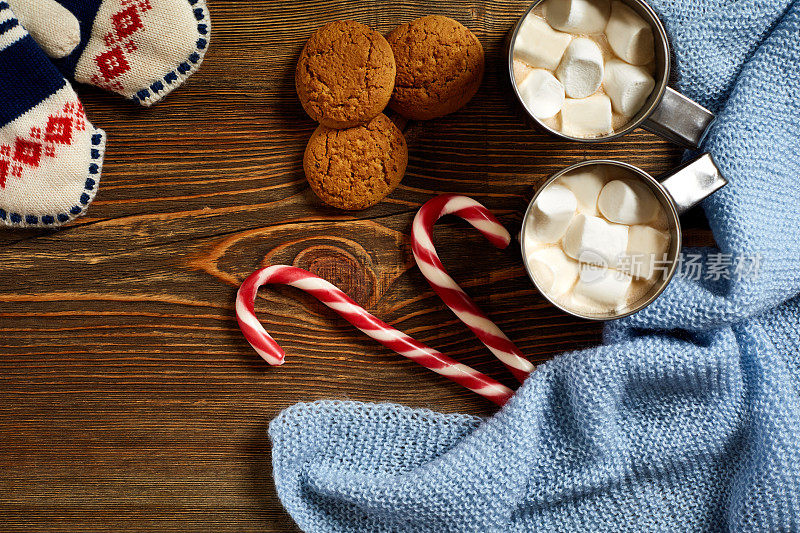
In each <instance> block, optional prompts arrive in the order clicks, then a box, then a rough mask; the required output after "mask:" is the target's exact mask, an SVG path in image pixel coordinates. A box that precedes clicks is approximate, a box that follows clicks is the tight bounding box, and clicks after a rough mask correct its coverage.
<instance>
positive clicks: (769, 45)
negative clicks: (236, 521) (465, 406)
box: [270, 0, 800, 532]
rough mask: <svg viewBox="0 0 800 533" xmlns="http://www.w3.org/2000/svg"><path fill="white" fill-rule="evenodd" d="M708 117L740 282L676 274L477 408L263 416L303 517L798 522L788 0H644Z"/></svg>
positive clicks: (797, 168) (798, 35)
mask: <svg viewBox="0 0 800 533" xmlns="http://www.w3.org/2000/svg"><path fill="white" fill-rule="evenodd" d="M652 4H653V6H654V7H655V8H656V9H657V10H658V11H659V12H660V14H661V16H662V18H663V20H664V21H665V23H666V26H667V29H668V32H669V33H670V35H671V38H672V41H673V46H674V49H675V55H676V59H677V61H676V63H677V74H678V85H679V88H680V89H681V90H682V92H684V93H686V94H687V95H688V96H690V97H692V98H694V99H696V100H698V101H700V102H701V103H703V104H704V105H707V106H708V107H710V108H712V109H713V110H715V111H716V112H717V113H718V120H717V122H716V123H715V125H714V126H713V129H712V131H711V132H710V134H709V137H708V139H707V141H706V146H705V149H706V150H708V151H710V152H711V153H712V154H713V155H714V157H715V159H716V161H717V162H718V164H719V166H720V167H721V169H722V171H723V173H724V174H725V176H726V177H727V178H728V179H729V180H730V185H729V186H728V187H726V188H725V189H723V190H722V191H720V192H719V193H717V194H716V195H714V196H713V197H712V198H710V199H709V200H707V201H706V202H705V203H704V209H705V211H706V214H707V216H708V219H709V221H710V224H711V227H712V230H713V231H714V235H715V237H716V240H717V243H718V245H719V250H716V251H710V250H704V251H703V254H704V257H706V258H707V259H708V260H709V261H710V259H711V256H712V255H715V254H718V253H719V252H722V253H724V254H730V255H732V256H746V257H759V258H760V268H759V271H758V273H757V275H755V276H744V277H742V278H741V279H730V280H726V279H709V280H704V281H695V280H693V279H690V277H685V278H677V279H675V280H674V281H673V283H671V284H670V287H669V288H668V289H667V291H665V293H664V294H663V295H662V296H661V297H660V298H659V299H658V300H657V301H656V302H655V303H654V304H653V305H651V306H650V307H649V308H647V309H645V310H644V311H642V312H640V313H638V314H637V315H634V316H632V317H629V318H627V319H625V320H621V321H617V322H615V323H613V324H611V325H609V326H608V327H607V329H606V334H605V341H604V344H603V345H602V346H599V347H597V348H594V349H590V350H584V351H580V352H573V353H567V354H564V355H562V356H559V357H557V358H556V359H554V360H552V361H550V362H548V363H546V364H544V365H542V366H541V367H539V368H538V369H537V370H536V372H534V373H533V374H532V375H531V377H530V378H529V379H528V380H527V382H526V383H525V384H524V385H523V386H522V387H521V388H520V390H519V391H518V393H517V394H516V395H515V397H514V398H513V399H512V400H511V401H510V402H509V404H508V405H506V406H505V407H504V408H503V409H502V410H501V411H500V412H499V413H498V414H496V415H495V416H493V417H491V418H489V419H486V420H484V419H479V418H474V417H469V416H460V415H441V414H436V413H433V412H430V411H425V410H412V409H408V408H405V407H401V406H397V405H390V404H380V405H372V404H357V403H349V402H317V403H313V404H300V405H296V406H294V407H291V408H289V409H287V410H286V411H284V412H283V413H282V414H281V415H280V416H279V417H278V418H277V419H275V420H274V421H273V422H272V424H271V425H270V435H271V437H272V441H273V467H274V476H275V484H276V487H277V491H278V494H279V496H280V498H281V500H282V502H283V504H284V506H285V507H286V509H287V510H288V511H289V513H290V514H291V515H292V517H293V518H294V519H295V520H296V521H297V523H298V524H299V525H300V527H301V528H302V529H304V530H306V531H319V532H365V531H386V532H389V531H443V532H446V531H481V532H483V531H499V532H505V531H592V532H595V531H596V532H601V531H613V532H620V531H737V532H738V531H800V297H799V296H798V294H799V293H800V66H798V64H799V63H798V61H800V60H799V59H798V58H800V0H795V1H789V0H780V1H778V0H760V1H759V0H739V1H730V0H728V1H725V0H695V1H692V0H653V1H652Z"/></svg>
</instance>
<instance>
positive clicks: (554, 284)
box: [528, 247, 580, 297]
mask: <svg viewBox="0 0 800 533" xmlns="http://www.w3.org/2000/svg"><path fill="white" fill-rule="evenodd" d="M528 265H529V266H530V269H531V272H532V273H533V277H534V278H535V279H536V283H538V284H539V287H540V288H541V289H542V291H543V292H545V293H547V294H548V295H549V296H552V297H558V296H562V295H563V294H565V293H567V292H568V291H569V290H570V289H572V287H573V286H574V285H575V282H576V281H577V280H578V274H579V273H580V264H579V263H578V262H577V261H574V260H572V259H570V258H569V257H567V256H566V254H565V253H564V252H563V251H562V250H561V248H557V247H549V248H542V249H540V250H536V251H535V252H533V253H532V254H530V255H529V256H528Z"/></svg>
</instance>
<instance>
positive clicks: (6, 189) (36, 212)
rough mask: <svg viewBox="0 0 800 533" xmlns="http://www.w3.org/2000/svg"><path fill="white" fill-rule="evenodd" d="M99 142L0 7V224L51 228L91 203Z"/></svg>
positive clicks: (57, 76)
mask: <svg viewBox="0 0 800 533" xmlns="http://www.w3.org/2000/svg"><path fill="white" fill-rule="evenodd" d="M104 149H105V134H104V133H103V131H102V130H99V129H97V128H95V127H93V126H92V125H91V124H90V123H89V121H88V120H87V119H86V115H85V114H84V112H83V106H82V105H81V103H80V102H79V101H78V97H77V95H76V94H75V92H74V91H73V90H72V87H71V86H70V84H69V82H68V81H67V80H66V79H64V76H63V75H62V74H61V73H60V72H59V71H58V69H56V67H55V66H54V65H53V63H52V62H51V61H50V60H49V59H48V57H47V56H46V55H45V54H44V52H43V51H42V49H41V48H40V47H39V45H37V44H36V42H35V41H34V40H33V39H32V38H31V36H30V35H29V34H28V32H27V31H25V29H24V28H23V26H22V25H21V24H20V23H19V21H18V20H17V18H16V17H15V16H14V13H13V12H12V11H11V9H10V7H9V5H8V2H7V1H6V0H0V224H4V225H8V226H16V227H37V226H40V227H53V226H59V225H61V224H64V223H65V222H69V221H70V220H72V219H73V218H75V217H77V216H79V215H81V214H82V213H83V212H84V211H85V209H86V208H87V206H88V205H89V203H90V202H91V201H92V200H93V199H94V195H95V193H96V191H97V186H98V183H99V179H100V169H101V167H102V163H103V151H104Z"/></svg>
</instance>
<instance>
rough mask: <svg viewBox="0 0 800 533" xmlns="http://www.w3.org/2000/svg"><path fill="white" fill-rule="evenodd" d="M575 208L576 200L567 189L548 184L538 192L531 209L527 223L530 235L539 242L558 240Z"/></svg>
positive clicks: (576, 205) (570, 219)
mask: <svg viewBox="0 0 800 533" xmlns="http://www.w3.org/2000/svg"><path fill="white" fill-rule="evenodd" d="M577 208H578V200H577V199H576V198H575V195H574V194H572V192H571V191H570V190H569V189H567V188H566V187H562V186H560V185H550V186H549V187H547V188H546V189H545V190H543V191H542V192H541V193H540V194H539V197H538V198H536V203H535V204H533V209H531V214H530V215H529V216H530V217H531V220H530V222H529V225H528V228H529V231H530V233H531V235H532V236H533V237H534V238H535V239H537V240H538V241H539V242H541V243H551V242H558V241H559V240H560V239H561V237H562V236H563V235H564V232H565V231H567V228H568V227H569V223H570V222H571V221H572V217H573V216H575V210H576V209H577Z"/></svg>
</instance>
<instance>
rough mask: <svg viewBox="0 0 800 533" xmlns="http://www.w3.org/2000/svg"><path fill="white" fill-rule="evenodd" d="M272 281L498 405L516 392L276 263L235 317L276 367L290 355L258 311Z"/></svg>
mask: <svg viewBox="0 0 800 533" xmlns="http://www.w3.org/2000/svg"><path fill="white" fill-rule="evenodd" d="M267 283H278V284H283V285H290V286H292V287H296V288H298V289H302V290H304V291H305V292H307V293H309V294H311V295H312V296H315V297H316V298H317V299H318V300H319V301H320V302H322V303H323V304H325V305H327V306H328V307H330V308H331V309H333V310H334V311H336V313H338V314H339V315H340V316H341V317H342V318H344V319H345V320H347V321H348V322H350V323H351V324H353V325H354V326H355V327H356V328H358V329H359V330H361V331H362V332H364V333H366V334H367V335H368V336H370V337H372V338H373V339H375V340H376V341H378V342H380V343H381V344H383V345H384V346H386V347H387V348H389V349H391V350H394V351H395V352H397V353H398V354H400V355H403V356H405V357H408V358H409V359H411V360H413V361H416V362H418V363H419V364H421V365H422V366H424V367H425V368H429V369H431V370H433V371H434V372H436V373H437V374H441V375H442V376H444V377H446V378H448V379H451V380H453V381H455V382H456V383H458V384H460V385H463V386H464V387H466V388H468V389H469V390H471V391H474V392H476V393H478V394H480V395H481V396H483V397H484V398H487V399H488V400H491V401H493V402H494V403H496V404H498V405H503V404H505V403H506V402H507V401H508V399H509V398H510V397H511V396H512V395H513V394H514V393H513V391H512V390H511V389H509V388H508V387H506V386H504V385H502V384H500V383H498V382H497V381H495V380H493V379H492V378H490V377H488V376H485V375H484V374H481V373H480V372H478V371H477V370H475V369H473V368H470V367H468V366H466V365H462V364H461V363H459V362H457V361H454V360H453V359H450V358H449V357H447V356H445V355H442V354H441V353H439V352H438V351H436V350H434V349H433V348H430V347H428V346H426V345H425V344H422V343H421V342H418V341H416V340H414V339H412V338H411V337H409V336H408V335H406V334H405V333H403V332H401V331H398V330H396V329H395V328H393V327H391V326H389V325H388V324H386V323H384V322H382V321H381V320H379V319H377V318H376V317H374V316H373V315H371V314H369V313H368V312H367V311H366V310H365V309H364V308H363V307H361V306H359V305H358V304H357V303H355V302H354V301H353V300H351V299H350V297H348V296H347V295H346V294H345V293H344V292H342V291H341V290H339V289H338V288H337V287H336V286H335V285H333V284H332V283H329V282H328V281H325V280H324V279H322V278H320V277H318V276H315V275H314V274H312V273H311V272H308V271H306V270H303V269H301V268H296V267H291V266H284V265H275V266H270V267H267V268H262V269H261V270H258V271H256V272H254V273H253V274H251V275H250V276H249V277H248V278H247V279H246V280H245V281H244V283H242V286H241V287H240V288H239V293H238V294H237V296H236V319H237V320H238V322H239V327H240V328H241V329H242V333H244V336H245V338H246V339H247V342H249V343H250V345H251V346H252V347H253V348H254V349H255V351H256V352H258V354H259V355H261V357H263V358H264V360H266V361H267V362H268V363H269V364H271V365H280V364H282V363H283V360H284V357H285V354H284V351H283V350H282V349H281V347H280V346H278V343H277V342H275V340H274V339H273V338H272V337H271V336H270V334H269V333H267V332H266V331H265V330H264V328H263V327H262V326H261V322H259V321H258V318H256V315H255V309H254V304H255V299H256V294H257V293H258V288H259V287H261V286H262V285H265V284H267Z"/></svg>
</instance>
